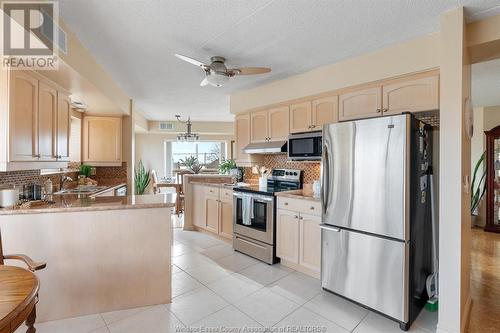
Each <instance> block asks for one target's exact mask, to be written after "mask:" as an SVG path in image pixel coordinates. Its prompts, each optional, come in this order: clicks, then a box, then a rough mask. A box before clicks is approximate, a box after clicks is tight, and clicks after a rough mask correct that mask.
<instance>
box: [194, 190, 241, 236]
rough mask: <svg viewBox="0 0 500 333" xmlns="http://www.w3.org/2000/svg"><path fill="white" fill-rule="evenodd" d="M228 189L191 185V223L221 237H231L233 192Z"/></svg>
mask: <svg viewBox="0 0 500 333" xmlns="http://www.w3.org/2000/svg"><path fill="white" fill-rule="evenodd" d="M232 192H233V191H232V190H230V189H224V188H223V189H220V188H218V187H215V186H206V185H200V184H196V185H193V192H192V193H193V194H192V195H193V197H192V203H193V206H192V207H193V212H192V214H193V215H192V216H193V224H194V225H195V226H196V227H198V228H201V229H203V230H206V231H210V232H212V233H214V234H217V235H219V236H221V237H224V238H227V239H231V240H232V239H233V194H232Z"/></svg>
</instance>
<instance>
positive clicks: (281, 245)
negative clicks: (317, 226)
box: [276, 209, 300, 264]
mask: <svg viewBox="0 0 500 333" xmlns="http://www.w3.org/2000/svg"><path fill="white" fill-rule="evenodd" d="M276 219H277V222H276V244H277V246H276V256H277V257H278V258H281V259H282V260H287V261H289V262H291V263H294V264H298V263H299V229H300V228H299V213H296V212H292V211H288V210H283V209H278V211H277V212H276Z"/></svg>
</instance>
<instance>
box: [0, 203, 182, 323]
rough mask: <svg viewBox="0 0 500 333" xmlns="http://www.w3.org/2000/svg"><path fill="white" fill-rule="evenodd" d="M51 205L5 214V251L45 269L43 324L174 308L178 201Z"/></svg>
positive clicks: (0, 220) (0, 219) (1, 218)
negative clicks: (174, 218)
mask: <svg viewBox="0 0 500 333" xmlns="http://www.w3.org/2000/svg"><path fill="white" fill-rule="evenodd" d="M54 198H55V201H56V202H55V203H54V204H52V205H47V204H45V205H41V206H34V207H30V208H26V209H22V208H15V209H0V230H1V232H2V238H3V245H4V251H5V252H6V253H26V254H29V255H30V256H31V257H32V258H34V259H35V260H41V261H44V262H47V268H46V269H45V270H44V271H43V272H40V273H39V274H38V277H39V279H40V283H41V286H42V287H41V288H40V293H39V295H40V303H39V305H38V306H37V312H38V313H37V319H38V320H39V321H42V322H43V321H50V320H56V319H62V318H68V317H76V316H82V315H88V314H95V313H102V312H107V311H114V310H121V309H127V308H134V307H141V306H147V305H154V304H164V303H170V302H171V259H170V252H171V243H172V224H171V219H170V216H171V211H172V208H173V207H174V206H175V195H172V194H164V195H141V196H123V197H95V198H92V197H81V198H78V196H77V195H62V196H54ZM9 264H11V263H9Z"/></svg>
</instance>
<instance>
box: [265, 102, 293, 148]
mask: <svg viewBox="0 0 500 333" xmlns="http://www.w3.org/2000/svg"><path fill="white" fill-rule="evenodd" d="M289 114H290V112H289V108H288V106H281V107H278V108H274V109H270V110H269V111H268V115H267V117H268V119H269V124H268V128H267V129H268V134H267V137H268V141H282V140H288V135H289V134H290V123H289Z"/></svg>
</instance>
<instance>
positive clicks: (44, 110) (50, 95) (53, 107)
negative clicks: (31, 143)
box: [38, 82, 57, 161]
mask: <svg viewBox="0 0 500 333" xmlns="http://www.w3.org/2000/svg"><path fill="white" fill-rule="evenodd" d="M56 114H57V89H55V88H53V87H51V86H50V85H48V84H46V83H43V82H40V83H39V86H38V154H39V157H40V159H41V160H46V161H54V160H55V159H56V151H55V150H56V131H57V124H56V116H57V115H56Z"/></svg>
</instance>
